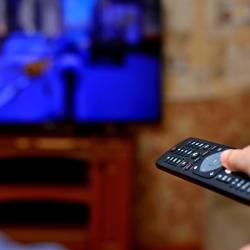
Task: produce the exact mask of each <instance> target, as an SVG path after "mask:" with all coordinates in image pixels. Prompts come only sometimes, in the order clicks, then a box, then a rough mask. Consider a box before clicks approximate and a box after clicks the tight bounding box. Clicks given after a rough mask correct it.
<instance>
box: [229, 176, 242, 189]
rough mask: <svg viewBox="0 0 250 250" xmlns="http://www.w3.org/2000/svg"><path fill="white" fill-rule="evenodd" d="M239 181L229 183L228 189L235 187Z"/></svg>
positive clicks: (235, 179) (234, 180)
mask: <svg viewBox="0 0 250 250" xmlns="http://www.w3.org/2000/svg"><path fill="white" fill-rule="evenodd" d="M239 181H240V179H239V178H234V179H233V180H232V181H231V183H230V186H229V187H230V188H233V187H235V185H236V184H237V183H238V182H239Z"/></svg>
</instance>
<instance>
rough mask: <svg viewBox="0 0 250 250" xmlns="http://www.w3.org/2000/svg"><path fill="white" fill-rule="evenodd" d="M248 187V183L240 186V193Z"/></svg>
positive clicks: (249, 184)
mask: <svg viewBox="0 0 250 250" xmlns="http://www.w3.org/2000/svg"><path fill="white" fill-rule="evenodd" d="M249 186H250V181H248V182H247V183H245V184H244V185H243V186H241V188H240V191H241V192H244V191H245V190H246V189H247V188H248V187H249Z"/></svg>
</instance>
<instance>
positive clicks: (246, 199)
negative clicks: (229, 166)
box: [156, 138, 250, 205]
mask: <svg viewBox="0 0 250 250" xmlns="http://www.w3.org/2000/svg"><path fill="white" fill-rule="evenodd" d="M226 149H232V147H229V146H226V145H222V144H219V143H215V142H210V141H206V140H202V139H198V138H188V139H186V140H184V141H182V142H180V143H178V144H177V145H176V146H174V147H172V148H171V149H170V150H168V151H167V152H166V153H165V154H163V155H162V156H161V157H160V158H159V159H158V160H157V162H156V165H157V167H158V168H159V169H161V170H163V171H166V172H168V173H171V174H173V175H175V176H178V177H181V178H183V179H185V180H188V181H190V182H193V183H196V184H198V185H200V186H203V187H206V188H208V189H210V190H212V191H215V192H217V193H219V194H222V195H225V196H227V197H229V198H232V199H234V200H237V201H239V202H241V203H244V204H246V205H250V178H249V177H248V176H247V175H245V174H243V173H236V172H234V173H232V172H231V171H229V170H226V169H225V168H224V167H223V166H222V165H221V162H220V155H221V153H222V152H223V151H224V150H226Z"/></svg>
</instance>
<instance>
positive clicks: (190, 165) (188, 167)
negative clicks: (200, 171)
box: [184, 163, 193, 171]
mask: <svg viewBox="0 0 250 250" xmlns="http://www.w3.org/2000/svg"><path fill="white" fill-rule="evenodd" d="M192 166H193V165H192V164H191V163H188V164H187V165H186V166H185V167H184V169H185V170H186V171H187V170H189V169H190V168H191V167H192Z"/></svg>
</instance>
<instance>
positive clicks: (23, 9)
mask: <svg viewBox="0 0 250 250" xmlns="http://www.w3.org/2000/svg"><path fill="white" fill-rule="evenodd" d="M160 33H161V22H160V1H158V0H130V1H129V0H123V1H122V0H120V1H118V0H113V1H112V0H110V1H109V0H87V1H86V0H61V1H60V0H29V1H27V0H6V1H4V0H0V37H1V38H0V124H46V123H57V122H58V123H61V122H73V123H79V124H85V123H116V122H117V123H123V122H125V123H132V122H154V121H157V120H158V119H159V117H160V106H161V92H160V89H161V34H160Z"/></svg>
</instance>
